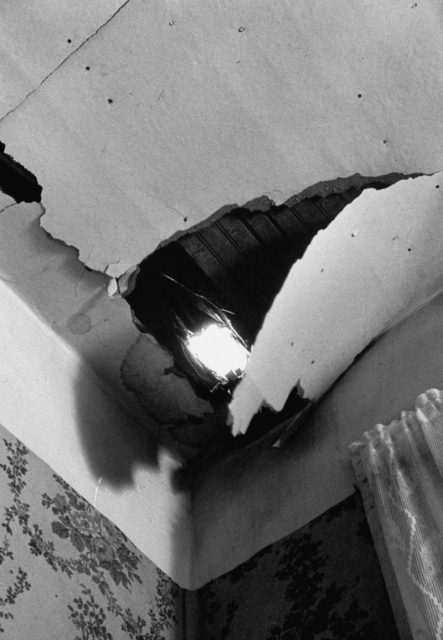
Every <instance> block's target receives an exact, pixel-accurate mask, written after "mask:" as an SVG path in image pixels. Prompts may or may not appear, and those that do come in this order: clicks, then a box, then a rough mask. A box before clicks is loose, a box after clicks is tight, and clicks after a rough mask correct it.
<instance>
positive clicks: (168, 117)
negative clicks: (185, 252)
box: [0, 0, 443, 277]
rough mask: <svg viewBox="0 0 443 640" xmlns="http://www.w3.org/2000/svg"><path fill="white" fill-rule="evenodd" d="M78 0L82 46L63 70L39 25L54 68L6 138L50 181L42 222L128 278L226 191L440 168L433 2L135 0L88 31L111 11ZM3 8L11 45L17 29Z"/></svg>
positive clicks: (440, 91)
mask: <svg viewBox="0 0 443 640" xmlns="http://www.w3.org/2000/svg"><path fill="white" fill-rule="evenodd" d="M68 4H69V5H70V3H67V2H61V3H59V5H58V8H57V11H56V12H55V13H56V14H57V16H56V17H55V18H54V20H56V21H57V20H61V16H62V15H63V25H64V30H66V24H73V25H74V26H75V25H76V24H77V25H81V28H80V26H78V28H77V31H76V33H75V42H74V39H72V43H71V44H72V45H74V44H78V41H79V40H82V41H84V44H82V46H78V47H77V49H76V50H75V51H73V52H72V54H71V55H69V56H67V57H66V58H65V59H64V61H63V62H62V64H59V66H58V67H55V66H54V65H53V64H52V63H50V62H48V58H49V57H50V54H49V51H52V50H53V38H50V37H49V35H48V33H49V32H46V31H45V30H43V33H44V34H45V38H44V39H43V38H41V37H40V34H39V32H38V30H31V29H30V28H29V29H28V32H29V40H28V42H29V46H28V48H27V49H26V51H32V52H33V54H34V58H35V59H37V60H40V59H41V60H43V61H45V62H42V68H43V67H44V68H45V69H47V68H48V67H51V66H52V72H51V73H50V75H49V77H48V78H47V79H46V81H45V82H44V83H42V84H41V86H39V87H38V88H37V89H36V90H35V91H34V92H33V93H32V94H31V95H30V96H29V97H28V98H27V99H25V100H24V101H23V102H22V103H21V104H20V106H18V107H17V108H15V109H14V110H13V111H11V112H10V113H9V115H6V116H5V117H4V118H3V119H2V120H1V125H0V136H1V138H2V139H3V140H4V141H5V142H6V143H7V146H8V149H10V152H11V154H12V155H13V156H14V157H16V158H20V161H21V162H23V164H24V165H25V166H26V167H27V168H29V170H31V171H32V172H33V173H34V174H35V175H36V176H37V178H38V180H39V182H40V184H42V185H43V188H44V191H43V203H44V205H45V208H46V214H45V216H44V218H43V221H42V224H43V225H44V227H45V228H46V229H47V230H48V232H49V233H50V234H51V235H52V236H54V237H56V238H61V239H62V240H63V241H65V242H66V243H67V244H70V245H73V246H75V247H77V248H78V249H79V252H80V259H81V260H82V261H83V262H84V263H85V264H87V265H89V266H90V267H91V268H93V269H96V270H100V271H106V273H108V274H109V275H110V276H113V277H118V276H120V275H121V274H123V273H124V272H126V270H127V269H128V268H130V267H132V266H133V265H135V264H138V263H140V262H141V260H142V259H143V258H144V257H145V256H146V255H147V254H148V253H150V252H152V251H153V250H154V249H155V248H156V247H157V246H158V245H159V244H160V243H161V242H162V241H164V240H165V239H167V238H170V237H172V236H173V235H174V234H175V233H176V232H177V231H180V230H185V229H188V228H190V227H191V226H192V225H194V224H196V223H199V222H201V221H202V220H205V219H206V218H207V217H208V216H209V215H210V214H212V213H213V212H214V211H217V210H218V209H219V208H220V207H222V206H224V205H226V203H229V202H237V203H244V202H246V201H248V200H251V199H252V198H255V197H257V196H258V195H263V194H266V195H268V196H269V197H270V198H272V199H273V200H275V201H276V202H283V201H285V200H287V199H288V197H289V196H291V195H292V194H294V193H298V192H301V191H303V190H304V189H305V188H307V187H308V186H309V185H311V184H314V183H317V182H319V181H324V180H329V179H334V178H336V177H337V176H346V175H350V174H354V173H356V172H359V173H360V174H363V175H368V176H371V175H381V174H386V173H389V172H391V171H397V172H403V173H412V172H417V171H421V172H425V173H430V172H432V171H435V170H438V169H440V168H441V167H442V166H443V151H442V148H441V144H440V139H441V137H442V134H443V121H442V119H441V117H440V104H441V103H442V99H443V82H442V79H441V68H442V66H443V49H442V47H441V39H442V33H441V31H442V28H441V20H440V14H441V6H440V3H439V2H437V0H431V1H429V2H426V3H420V4H418V5H416V6H415V7H413V5H411V3H410V2H406V1H403V0H402V1H401V2H397V3H395V4H391V5H389V6H386V3H384V2H382V1H381V0H375V1H374V2H371V3H370V4H368V3H366V2H363V1H359V2H353V3H346V4H342V5H340V8H339V9H337V6H336V5H335V4H334V3H326V4H325V3H324V2H321V1H320V0H316V1H313V0H304V1H302V2H298V3H297V4H292V5H291V4H288V3H281V2H280V3H271V4H270V3H269V2H265V1H264V0H261V1H260V2H254V3H251V2H249V1H247V0H242V1H241V2H236V3H232V2H228V1H227V0H224V1H223V2H221V3H217V4H213V3H211V4H208V3H205V2H203V1H202V0H193V1H192V2H191V3H187V4H186V5H184V4H182V3H178V2H172V3H170V4H168V5H165V4H164V3H163V2H160V0H157V1H155V2H152V3H149V5H147V4H146V3H145V2H143V1H142V0H130V1H129V2H126V3H125V4H124V6H123V7H122V8H121V10H120V11H118V12H116V13H115V15H114V17H113V18H112V19H109V20H108V18H109V14H108V13H107V14H106V16H103V18H102V20H101V21H102V22H106V20H108V21H107V22H106V24H105V25H104V26H103V27H102V28H99V29H98V30H97V31H96V33H95V34H94V35H92V37H91V31H93V29H94V28H95V27H96V24H97V20H98V16H99V13H97V14H96V13H95V11H94V12H93V13H94V20H95V22H94V27H91V28H86V27H85V25H86V22H88V21H89V19H90V15H91V14H90V13H88V11H86V13H85V15H87V16H88V17H87V19H86V21H83V19H82V18H79V17H78V16H82V12H81V11H79V9H78V6H77V5H76V7H75V14H76V20H77V22H75V20H74V18H73V22H72V21H71V22H70V21H66V20H64V18H65V14H64V13H63V12H65V11H69V8H68ZM14 6H15V5H14ZM88 6H89V5H88ZM98 6H99V8H103V4H102V3H100V4H99V5H98ZM8 7H9V12H10V14H11V20H10V21H9V22H8V29H9V31H8V42H9V41H11V42H22V40H23V38H22V37H19V34H17V33H16V31H15V29H17V28H18V27H19V25H20V30H21V29H22V26H21V20H18V19H17V18H16V17H15V20H13V19H12V18H13V17H14V11H17V10H19V8H20V7H19V8H18V9H14V8H13V5H12V3H9V5H8ZM72 11H74V10H72ZM25 13H26V12H25ZM33 19H34V20H35V19H36V18H35V16H33ZM92 22H93V21H92ZM92 22H91V24H92ZM29 24H33V23H32V22H30V23H29ZM88 24H89V22H88ZM51 28H52V27H51ZM73 28H74V27H73ZM48 29H49V27H48ZM34 31H35V32H34ZM56 31H57V29H55V28H54V33H55V32H56ZM51 34H52V32H51ZM338 34H339V35H338ZM64 37H65V36H64ZM88 38H89V39H88ZM31 47H32V48H31ZM14 51H15V56H16V58H17V60H20V59H21V58H23V60H24V62H23V65H24V67H26V64H28V62H26V64H25V61H26V60H28V58H29V55H28V57H26V55H25V54H21V53H20V51H17V50H16V47H15V49H14ZM56 51H57V49H56ZM62 53H63V52H62ZM62 53H60V52H59V53H57V55H58V58H57V61H58V60H60V58H61V59H62V60H63V55H62ZM51 55H52V54H51ZM54 55H55V54H54ZM51 60H52V57H51ZM40 75H41V74H40ZM16 76H17V74H16V69H15V67H14V68H12V67H11V69H9V70H8V71H7V72H6V75H5V78H4V83H3V84H4V86H5V87H6V88H7V90H8V92H9V94H10V95H15V94H16V93H17V90H16V88H15V87H16ZM32 77H33V78H37V77H38V74H34V75H33V76H32ZM34 83H35V80H34Z"/></svg>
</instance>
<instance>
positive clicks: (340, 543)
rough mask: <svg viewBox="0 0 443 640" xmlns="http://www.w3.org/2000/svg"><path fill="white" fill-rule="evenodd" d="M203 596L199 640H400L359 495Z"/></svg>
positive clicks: (268, 549)
mask: <svg viewBox="0 0 443 640" xmlns="http://www.w3.org/2000/svg"><path fill="white" fill-rule="evenodd" d="M197 595H198V600H199V606H198V608H199V611H200V614H199V615H200V618H199V623H198V629H199V634H198V640H320V639H321V640H399V635H398V632H397V629H396V626H395V623H394V619H393V614H392V610H391V607H390V604H389V600H388V596H387V593H386V589H385V586H384V583H383V579H382V576H381V572H380V568H379V565H378V562H377V557H376V554H375V550H374V547H373V545H372V540H371V537H370V533H369V529H368V526H367V524H366V519H365V515H364V510H363V506H362V503H361V500H360V497H359V495H358V494H354V495H353V496H351V497H350V498H348V499H347V500H345V501H344V502H341V503H340V504H339V505H337V506H336V507H334V508H333V509H331V510H329V511H328V512H326V513H325V514H323V515H322V516H320V517H319V518H317V519H316V520H313V521H312V522H311V523H309V524H308V525H307V526H305V527H303V528H302V529H300V530H299V531H297V532H296V533H293V534H291V535H290V536H287V537H286V538H284V539H283V540H280V541H278V542H276V543H274V544H272V545H270V546H268V547H266V548H265V549H263V550H262V551H260V552H259V553H257V554H256V555H255V556H254V557H253V558H251V559H250V560H248V561H247V562H245V563H244V564H242V565H240V566H239V567H237V568H236V569H234V570H233V571H231V572H229V573H227V574H225V575H224V576H222V577H220V578H217V579H216V580H213V581H212V582H210V583H209V584H208V585H206V586H205V587H203V588H202V589H200V590H199V592H198V594H197Z"/></svg>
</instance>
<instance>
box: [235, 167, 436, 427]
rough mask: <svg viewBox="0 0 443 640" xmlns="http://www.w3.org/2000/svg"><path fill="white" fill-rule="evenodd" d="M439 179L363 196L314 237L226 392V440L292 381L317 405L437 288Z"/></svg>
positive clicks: (278, 400) (282, 396)
mask: <svg viewBox="0 0 443 640" xmlns="http://www.w3.org/2000/svg"><path fill="white" fill-rule="evenodd" d="M440 180H441V174H436V175H435V176H424V177H419V178H415V179H409V180H406V181H401V182H397V183H396V184H395V185H393V186H391V187H389V188H387V189H384V190H382V191H375V190H373V189H368V190H365V191H364V192H363V193H362V195H360V196H359V197H358V198H357V199H356V200H354V201H353V202H352V203H351V204H350V205H348V206H347V207H346V208H345V209H344V210H343V211H342V213H341V214H340V215H339V216H338V217H337V218H336V219H335V220H334V221H333V222H332V223H331V224H330V225H329V226H328V227H327V228H326V229H325V230H324V231H321V232H319V234H318V235H317V236H316V237H315V238H314V240H313V241H312V243H311V245H310V246H309V247H308V249H307V251H306V253H305V255H304V257H303V258H302V259H301V260H300V261H298V262H297V263H296V264H295V265H294V267H293V268H292V269H291V271H290V273H289V275H288V278H287V279H286V282H285V284H284V286H283V287H282V289H281V291H280V293H279V294H278V296H277V297H276V299H275V300H274V303H273V305H272V307H271V310H270V311H269V313H268V315H267V317H266V319H265V322H264V324H263V327H262V330H261V332H260V333H259V335H258V338H257V341H256V343H255V345H254V348H253V352H252V356H251V358H250V360H249V363H248V366H247V369H246V373H245V377H244V379H243V380H242V382H241V383H240V385H239V386H238V387H237V389H236V390H235V392H234V398H233V401H232V403H231V406H230V410H231V413H232V416H233V433H244V432H245V431H246V430H247V428H248V424H249V422H250V420H251V418H252V417H253V415H254V414H255V413H256V412H257V411H258V409H259V407H260V406H261V404H262V403H263V401H264V400H265V401H266V402H267V403H268V404H269V405H271V406H272V407H273V408H274V409H275V410H277V411H279V410H281V408H282V407H283V405H284V402H285V400H286V398H287V396H288V394H289V392H290V391H291V390H292V388H293V386H294V384H295V381H296V380H299V384H301V385H302V387H303V389H304V392H305V394H306V396H307V397H309V398H310V399H311V400H317V399H318V398H320V397H321V396H322V395H323V394H324V393H325V392H326V391H327V389H328V388H329V387H330V386H331V384H332V383H333V382H334V381H335V380H336V379H337V378H338V377H339V375H340V374H341V373H343V371H345V369H346V368H347V367H348V366H349V365H350V364H351V363H352V361H353V360H354V358H355V357H356V356H357V355H358V354H359V353H360V352H361V351H362V350H363V349H364V348H365V347H366V346H367V345H368V344H369V343H370V342H371V341H372V340H373V339H374V338H375V337H377V336H379V335H380V334H381V333H382V332H383V331H386V330H387V329H388V328H389V327H391V326H393V325H394V324H396V323H397V322H398V321H399V320H401V319H403V318H404V317H406V316H408V315H409V314H411V313H412V312H413V311H415V310H416V309H417V308H419V307H420V306H422V305H423V304H425V303H426V302H428V301H429V300H430V299H431V298H432V297H434V296H435V295H437V294H438V293H439V292H440V291H441V290H442V288H443V218H442V216H441V206H442V199H441V194H440V192H439V191H438V190H436V189H435V186H436V185H437V184H438V183H439V181H440ZM395 237H397V241H396V242H393V241H392V239H393V238H395ZM289 353H290V356H289V355H288V354H289ZM314 365H315V366H314Z"/></svg>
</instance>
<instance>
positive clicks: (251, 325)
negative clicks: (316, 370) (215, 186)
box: [126, 174, 409, 459]
mask: <svg viewBox="0 0 443 640" xmlns="http://www.w3.org/2000/svg"><path fill="white" fill-rule="evenodd" d="M405 177H406V176H403V175H399V174H390V175H388V176H381V177H377V178H372V179H368V178H363V177H361V176H359V177H357V179H356V177H355V176H353V177H351V178H350V179H349V180H347V179H339V180H337V181H332V182H331V183H323V185H321V189H320V190H319V192H320V193H322V195H316V194H315V193H312V189H309V190H307V191H306V192H305V194H302V196H301V197H300V196H296V197H293V198H291V199H290V200H288V201H287V202H286V203H285V204H283V205H280V206H276V205H273V203H272V202H270V201H269V200H268V199H267V198H263V199H257V200H255V201H253V202H252V203H250V204H249V205H247V206H245V207H237V208H235V209H231V210H230V211H228V212H227V213H225V214H224V215H221V216H219V217H218V218H216V219H215V220H214V219H213V220H210V221H209V222H208V224H207V225H205V226H201V225H199V227H198V228H197V229H194V230H191V231H189V232H187V233H185V234H183V235H181V236H180V237H178V238H176V239H174V240H173V241H171V242H169V243H168V244H166V245H164V246H162V247H160V248H159V249H158V250H157V251H155V252H154V253H153V254H151V255H150V256H148V257H147V258H146V259H145V260H144V261H143V262H142V263H141V264H140V265H139V271H138V275H137V278H136V282H135V286H134V287H133V289H132V290H131V292H130V293H129V294H128V295H127V296H126V301H127V302H128V304H129V305H130V307H131V309H132V313H133V317H134V320H135V322H136V323H137V326H138V327H139V328H140V329H141V330H142V331H145V332H147V333H149V334H151V335H152V336H154V337H155V339H156V340H157V341H158V342H159V343H160V344H161V345H162V346H164V347H165V348H166V349H167V350H168V351H169V352H170V353H171V354H172V355H173V357H174V367H175V370H176V372H177V373H179V374H180V375H183V376H185V377H187V378H188V379H189V381H190V382H191V384H192V386H193V387H194V389H195V391H196V392H197V394H198V395H199V396H200V397H204V398H205V399H207V400H209V401H210V402H211V404H212V405H213V406H214V407H215V410H216V411H217V413H218V414H220V413H222V414H223V412H225V410H226V409H227V404H228V402H229V400H230V394H231V392H232V389H233V387H234V386H235V385H236V383H237V382H238V380H231V381H230V382H229V384H228V385H227V386H224V385H214V379H213V377H211V375H210V374H209V375H206V374H205V372H204V371H202V368H201V367H200V369H198V368H196V367H195V363H193V362H192V360H190V357H189V353H186V349H184V348H183V340H182V339H181V338H180V335H179V331H177V317H179V318H180V320H181V321H182V322H183V324H184V325H185V326H188V327H191V329H192V331H193V332H194V331H195V332H197V331H198V330H200V331H201V330H202V329H204V327H205V326H207V325H208V323H209V324H210V323H211V321H212V322H215V324H220V323H221V321H220V318H219V315H222V316H223V314H224V319H226V318H227V321H228V322H229V323H230V325H231V326H232V329H233V331H234V332H235V333H237V334H238V335H239V336H240V337H241V339H242V340H243V341H244V343H245V345H246V346H247V347H248V348H250V347H251V346H252V345H253V343H254V341H255V338H256V336H257V333H258V331H259V330H260V327H261V325H262V323H263V321H264V318H265V316H266V314H267V312H268V310H269V308H270V307H271V305H272V302H273V300H274V298H275V296H276V294H277V293H278V291H279V290H280V288H281V286H282V285H283V283H284V281H285V279H286V277H287V275H288V272H289V270H290V268H291V267H292V265H293V264H294V262H296V261H297V260H299V259H300V258H301V257H302V256H303V254H304V252H305V250H306V248H307V247H308V245H309V244H310V242H311V240H312V239H313V237H314V236H315V235H316V234H317V232H318V231H319V230H321V229H324V228H325V227H327V226H328V224H329V223H330V222H332V220H334V219H335V217H336V216H337V215H338V214H339V213H340V212H341V211H342V210H343V209H344V207H345V206H346V205H347V204H349V203H350V202H352V201H353V200H354V199H355V198H356V197H358V196H359V195H360V194H361V192H362V191H363V190H364V189H365V188H368V187H370V188H375V189H382V188H385V187H387V186H390V185H391V184H394V183H395V182H397V181H398V180H400V179H404V178H405ZM408 177H409V176H408ZM358 178H359V179H358ZM303 195H305V197H303ZM202 300H203V301H204V303H203V307H202V308H201V305H199V303H198V302H199V301H202ZM194 302H197V304H196V305H195V306H193V305H194ZM306 404H307V401H306V399H303V397H302V394H300V393H299V390H298V388H294V393H293V394H291V397H290V398H289V399H288V402H287V403H286V405H285V407H284V409H283V411H282V412H279V413H275V412H274V411H272V410H270V409H269V408H266V407H264V408H263V409H262V410H261V411H260V412H259V413H258V414H257V415H256V416H255V417H254V419H253V421H252V423H251V424H250V426H249V428H248V431H247V434H245V435H243V436H238V437H236V438H233V437H232V436H230V437H228V436H227V434H228V432H229V428H228V426H227V425H226V434H225V436H226V437H227V438H228V439H226V437H224V438H223V451H225V452H226V451H230V450H233V449H237V448H241V447H244V446H246V445H248V444H250V443H251V442H255V441H257V440H260V439H262V438H266V437H267V436H268V435H269V432H270V431H271V430H274V431H275V432H277V431H278V426H279V425H280V424H282V423H284V422H285V421H287V420H288V419H289V418H290V417H291V416H292V417H293V416H295V415H297V414H298V413H299V412H301V411H302V410H303V409H304V408H305V406H306ZM225 415H227V414H226V413H225ZM188 428H189V429H190V430H192V428H193V425H192V424H190V425H189V426H188ZM199 428H201V425H200V426H199ZM229 435H230V434H229ZM201 454H202V455H201V456H200V459H204V458H205V452H204V451H202V452H201ZM212 454H213V448H211V455H212Z"/></svg>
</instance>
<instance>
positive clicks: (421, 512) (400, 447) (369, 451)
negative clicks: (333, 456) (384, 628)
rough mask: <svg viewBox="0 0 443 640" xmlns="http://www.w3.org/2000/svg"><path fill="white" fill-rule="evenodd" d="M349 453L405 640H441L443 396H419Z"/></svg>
mask: <svg viewBox="0 0 443 640" xmlns="http://www.w3.org/2000/svg"><path fill="white" fill-rule="evenodd" d="M350 451H351V457H352V460H353V464H354V469H355V472H356V476H357V481H358V483H359V486H360V489H361V493H362V496H363V500H364V503H365V508H366V511H367V514H368V519H369V522H370V524H371V523H372V524H373V525H374V523H376V525H375V526H374V527H373V533H374V534H375V537H378V538H379V546H380V548H383V555H384V556H385V557H384V558H382V564H383V562H386V561H387V562H388V563H390V565H391V567H392V574H393V577H394V580H393V581H391V584H388V585H387V586H388V590H389V589H391V590H398V591H397V593H392V594H391V596H392V600H394V601H395V600H396V599H398V596H400V598H401V601H402V604H403V609H402V610H403V611H404V612H405V613H406V616H407V621H408V624H409V629H410V634H411V635H410V636H409V637H411V636H412V637H413V638H417V639H420V640H423V639H428V638H429V639H431V638H432V639H435V640H440V639H442V640H443V392H442V391H439V390H437V389H431V390H429V391H427V392H425V393H423V394H421V395H420V396H419V397H418V398H417V400H416V405H415V410H414V411H404V412H403V413H402V415H401V418H400V420H395V421H394V422H392V423H391V424H390V425H387V426H384V425H381V424H378V425H376V426H375V427H374V429H372V430H371V431H368V432H366V433H365V434H364V435H363V436H362V438H361V439H360V440H359V441H358V442H355V443H354V444H352V445H351V447H350ZM380 538H381V539H380ZM376 544H377V540H376ZM386 554H387V557H386ZM393 608H394V611H395V607H394V606H393ZM399 622H400V624H399V627H401V626H402V625H403V626H404V620H402V621H399Z"/></svg>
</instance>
